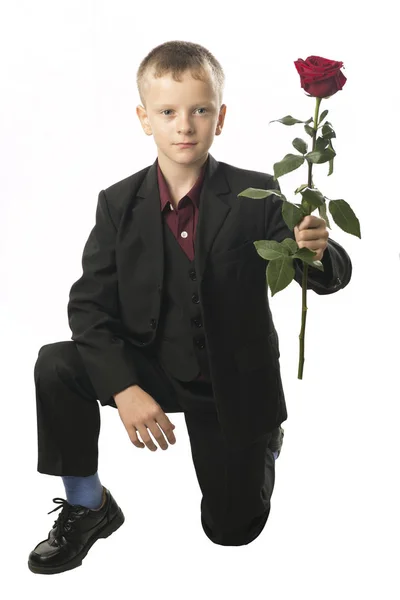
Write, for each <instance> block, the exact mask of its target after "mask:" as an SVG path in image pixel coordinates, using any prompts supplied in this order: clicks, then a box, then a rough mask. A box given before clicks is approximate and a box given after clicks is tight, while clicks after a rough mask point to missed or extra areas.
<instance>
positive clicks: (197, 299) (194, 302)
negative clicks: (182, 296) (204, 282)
mask: <svg viewBox="0 0 400 600" xmlns="http://www.w3.org/2000/svg"><path fill="white" fill-rule="evenodd" d="M192 302H193V304H199V302H200V299H199V297H198V295H197V294H192Z"/></svg>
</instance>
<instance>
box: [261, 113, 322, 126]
mask: <svg viewBox="0 0 400 600" xmlns="http://www.w3.org/2000/svg"><path fill="white" fill-rule="evenodd" d="M311 121H312V118H310V119H308V120H307V121H300V120H299V119H295V118H294V117H292V116H291V115H286V117H282V118H281V119H275V120H274V121H270V123H282V125H295V124H296V123H310V122H311Z"/></svg>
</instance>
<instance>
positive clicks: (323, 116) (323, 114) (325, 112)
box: [318, 110, 329, 125]
mask: <svg viewBox="0 0 400 600" xmlns="http://www.w3.org/2000/svg"><path fill="white" fill-rule="evenodd" d="M328 112H329V110H323V111H322V113H321V115H320V117H319V121H318V125H320V123H322V121H323V120H324V119H325V117H326V115H327V114H328Z"/></svg>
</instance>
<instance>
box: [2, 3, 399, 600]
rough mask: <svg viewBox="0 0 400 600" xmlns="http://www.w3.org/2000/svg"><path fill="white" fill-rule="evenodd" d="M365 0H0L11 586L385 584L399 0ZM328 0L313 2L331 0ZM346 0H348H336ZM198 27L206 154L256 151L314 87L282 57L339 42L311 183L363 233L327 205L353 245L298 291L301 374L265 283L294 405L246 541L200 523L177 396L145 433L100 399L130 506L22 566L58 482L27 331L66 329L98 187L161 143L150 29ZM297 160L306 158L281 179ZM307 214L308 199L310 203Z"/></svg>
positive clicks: (324, 593)
mask: <svg viewBox="0 0 400 600" xmlns="http://www.w3.org/2000/svg"><path fill="white" fill-rule="evenodd" d="M390 4H391V3H389V2H384V1H381V2H379V5H377V6H376V8H374V11H372V10H371V9H370V8H368V5H367V4H365V3H364V4H361V3H360V4H359V7H358V8H357V9H356V6H355V5H354V6H353V5H352V4H351V3H349V2H335V3H334V5H332V4H329V5H328V4H327V3H323V2H308V3H307V4H304V3H300V2H293V3H292V4H288V3H266V2H264V1H263V2H254V1H249V0H248V1H247V2H246V3H244V4H243V3H239V4H237V5H235V4H232V3H223V2H221V3H217V2H208V1H203V2H200V3H194V2H193V3H192V2H190V3H189V2H187V1H186V2H178V1H177V0H174V2H166V3H164V2H159V1H153V2H152V3H149V4H146V3H144V2H142V3H140V4H138V3H135V2H128V1H125V2H122V1H116V0H113V1H112V2H111V0H109V1H99V2H95V1H92V2H90V1H84V0H80V1H79V2H78V1H76V0H75V1H69V2H63V1H55V0H52V1H47V2H45V1H41V0H36V1H35V2H28V1H26V2H23V1H15V0H14V1H13V2H1V14H0V49H1V67H0V68H1V77H0V86H1V89H0V104H1V110H0V123H1V137H0V144H1V146H0V152H1V156H0V159H1V166H2V168H1V173H0V179H1V180H0V190H1V196H0V201H1V213H0V214H1V238H0V249H1V262H0V268H1V294H0V303H1V304H0V306H1V315H0V317H1V323H0V325H1V339H2V344H1V351H2V353H1V354H2V356H1V358H2V360H1V367H2V368H1V372H2V376H1V382H2V394H1V395H2V405H3V408H2V420H1V467H2V468H1V473H2V482H1V489H2V494H1V506H0V508H1V525H0V526H1V532H2V535H1V545H0V547H1V571H2V573H3V574H2V578H1V581H2V583H1V585H2V590H4V591H5V593H6V596H5V597H7V598H10V599H11V598H22V597H27V596H29V598H31V599H39V598H40V599H42V598H51V597H57V598H58V599H59V600H64V599H67V598H70V597H71V594H73V595H74V596H75V597H76V598H84V597H86V595H87V594H90V596H91V597H92V598H97V599H100V598H109V597H110V594H113V595H114V597H119V598H122V597H125V596H126V597H129V598H151V599H153V598H165V599H185V600H186V599H188V598H190V599H191V600H197V599H203V598H211V599H213V600H214V599H217V598H229V599H235V600H236V599H239V598H248V597H249V598H279V599H280V600H294V599H295V598H296V599H298V598H300V599H303V598H306V599H307V600H316V599H318V600H320V599H323V600H331V599H335V600H336V599H337V598H340V599H341V600H350V599H353V598H377V597H380V598H385V600H392V599H393V600H394V599H398V598H399V595H400V589H399V582H398V577H396V576H395V569H396V567H397V566H398V558H399V556H398V543H397V540H398V537H399V533H400V531H399V517H398V513H399V501H400V498H399V492H398V477H399V469H398V462H399V443H398V429H399V426H398V420H399V415H400V413H399V408H398V405H399V386H398V340H399V319H398V312H399V251H400V244H399V233H398V226H397V225H398V222H399V208H398V206H399V196H398V189H399V186H398V138H399V124H398V123H399V120H398V107H399V102H400V93H399V86H398V64H399V49H398V48H399V46H398V30H397V25H396V19H395V18H394V5H392V9H390V8H389V5H390ZM328 6H329V8H328ZM352 11H354V12H352ZM174 39H178V40H186V41H192V42H197V43H200V44H202V45H204V46H205V47H206V48H208V49H209V50H210V51H211V52H212V53H213V54H214V56H215V57H216V58H217V59H218V60H219V61H220V62H221V64H222V66H223V68H224V70H225V74H226V88H225V94H224V98H223V102H224V103H225V104H226V105H227V113H226V119H225V125H224V129H223V133H222V135H221V136H216V137H215V140H214V143H213V146H212V147H211V149H210V152H211V154H212V155H213V156H214V158H216V159H217V160H221V161H224V162H227V163H229V164H232V165H235V166H238V167H241V168H244V169H252V170H259V171H264V172H268V173H271V174H272V173H273V167H272V165H273V163H274V162H277V161H279V160H281V159H282V158H283V156H284V155H285V154H287V153H289V152H293V151H294V148H293V146H292V144H291V141H292V139H294V137H303V138H305V139H308V140H309V139H310V138H308V136H306V134H305V132H304V130H303V126H302V125H296V126H293V127H291V128H289V127H285V126H284V125H281V124H280V123H271V124H269V121H271V120H273V119H278V118H281V117H283V116H285V115H288V114H291V115H292V116H295V117H297V118H299V119H302V120H306V119H307V118H309V117H311V116H313V115H314V105H315V101H314V100H313V99H310V98H308V97H307V96H306V95H305V93H304V91H303V90H302V89H301V87H300V79H299V75H298V74H297V71H296V69H295V66H294V61H295V60H297V59H298V58H303V59H305V58H306V57H307V56H309V55H312V54H316V55H319V56H323V57H325V58H330V59H333V60H341V61H343V62H344V67H345V68H344V69H343V73H344V74H345V76H346V77H347V82H346V84H345V86H344V88H343V90H342V91H340V92H338V93H337V94H335V95H334V96H333V97H332V98H331V99H330V100H325V101H322V104H321V109H320V112H321V111H322V110H324V109H329V115H328V117H327V118H328V120H329V121H330V122H331V123H332V125H333V127H334V129H335V131H336V136H337V137H336V138H335V139H334V140H333V145H334V148H335V150H336V152H337V156H336V158H335V161H334V173H333V175H332V176H330V177H327V173H328V164H327V163H325V164H324V165H317V166H315V167H314V169H313V176H314V183H315V185H316V186H317V187H318V188H319V189H320V190H321V191H322V192H323V193H324V194H325V195H326V196H327V197H328V198H331V199H335V198H336V199H337V198H343V199H345V200H346V201H347V202H349V203H350V205H351V207H352V208H353V210H354V211H355V213H356V215H357V216H358V218H359V220H360V223H361V234H362V239H361V240H360V239H358V238H356V237H354V236H352V235H349V234H346V233H345V232H343V231H342V230H340V229H339V228H338V227H337V226H336V225H335V223H334V221H333V219H331V223H332V230H331V231H330V236H331V238H333V239H334V240H336V241H338V242H339V243H340V244H341V245H342V246H343V247H344V248H345V249H346V251H347V252H348V253H349V255H350V257H351V260H352V264H353V276H352V279H351V282H350V284H349V285H348V286H347V287H346V288H345V289H344V290H342V291H339V292H338V293H335V294H332V295H327V296H318V295H316V294H315V293H314V292H311V291H309V292H308V294H307V303H308V314H307V327H306V347H305V352H306V354H305V356H306V361H305V366H304V377H303V380H298V379H297V368H298V357H299V343H298V336H299V333H300V322H301V288H300V286H299V285H298V284H296V283H292V284H291V285H290V286H289V287H288V288H286V289H285V290H284V291H282V292H280V293H278V294H277V295H276V296H275V297H274V298H273V299H271V309H272V312H273V316H274V322H275V326H276V328H277V330H278V334H279V340H280V351H281V369H282V378H283V383H284V389H285V395H286V401H287V406H288V413H289V418H288V420H287V421H286V423H285V424H284V429H285V440H284V446H283V450H282V454H281V456H280V457H279V459H278V461H277V463H276V482H275V490H274V493H273V496H272V509H271V513H270V517H269V519H268V522H267V524H266V526H265V529H264V530H263V532H262V533H261V535H260V536H259V538H257V539H256V540H255V541H254V542H253V543H251V544H249V545H247V546H241V547H223V546H218V545H215V544H213V543H212V542H211V541H210V540H209V539H208V538H207V537H206V536H205V534H204V532H203V530H202V527H201V523H200V500H201V493H200V489H199V486H198V483H197V479H196V476H195V472H194V468H193V463H192V459H191V456H190V446H189V438H188V435H187V430H186V426H185V422H184V417H183V414H182V413H180V414H175V415H170V417H171V420H172V422H173V423H174V424H175V425H176V429H175V434H176V438H177V443H176V444H175V445H174V446H169V448H168V451H167V452H163V451H160V450H159V451H158V452H155V453H153V452H150V451H149V450H148V449H146V448H145V449H144V450H142V451H140V450H139V449H138V448H136V447H134V446H133V445H132V443H131V442H130V440H129V438H128V435H127V433H126V430H125V428H124V426H123V424H122V422H121V420H120V418H119V415H118V412H117V411H116V410H115V409H111V408H109V407H106V408H104V409H102V410H101V418H102V428H101V435H100V441H99V444H100V463H99V476H100V479H101V482H102V483H103V484H104V485H105V486H107V487H108V488H109V489H110V490H111V492H112V493H113V495H114V497H115V498H116V500H117V502H118V503H119V504H120V506H121V508H122V509H123V511H124V513H125V517H126V521H125V524H124V526H123V527H121V529H120V530H118V532H117V533H116V534H115V535H113V536H111V537H110V538H108V539H107V540H100V541H98V542H97V543H96V544H95V545H94V546H93V548H92V549H91V550H90V552H89V554H88V556H87V557H86V558H85V560H84V562H83V565H82V567H80V568H78V569H74V570H72V571H69V572H66V573H63V574H61V575H59V576H53V577H45V576H40V575H34V574H33V573H31V572H30V571H29V570H28V567H27V559H28V554H29V552H30V551H31V550H32V549H33V548H34V546H36V544H37V543H38V542H39V541H40V540H42V539H45V538H46V537H47V533H48V531H49V529H50V528H51V525H52V523H53V521H54V519H55V518H56V517H57V515H58V514H59V512H56V513H52V514H51V515H48V514H47V513H48V512H49V511H50V510H52V508H54V507H55V505H54V504H53V503H52V498H53V497H57V496H61V497H65V493H64V487H63V484H62V480H61V478H57V477H54V476H48V475H42V474H39V473H38V472H37V471H36V464H37V438H36V406H35V388H34V379H33V368H34V364H35V361H36V359H37V354H38V351H39V348H40V347H41V346H43V345H44V344H49V343H52V342H56V341H60V340H69V339H70V337H71V331H70V329H69V326H68V319H67V302H68V294H69V290H70V288H71V285H72V283H73V282H74V281H76V280H77V279H78V278H79V277H80V276H81V257H82V251H83V246H84V244H85V242H86V239H87V237H88V235H89V232H90V230H91V229H92V227H93V225H94V218H95V210H96V204H97V199H98V193H99V191H100V190H101V189H104V188H106V187H108V186H110V185H112V184H113V183H115V182H117V181H119V180H120V179H123V178H125V177H127V176H129V175H131V174H133V173H135V172H137V171H139V170H141V169H143V168H144V167H146V166H149V165H151V164H152V163H153V162H154V160H155V158H156V156H157V154H156V146H155V144H154V139H153V138H152V137H148V136H146V135H145V134H144V132H143V130H142V128H141V126H140V122H139V119H138V117H137V116H136V113H135V108H136V106H137V105H138V104H140V99H139V96H138V92H137V88H136V81H135V77H136V71H137V68H138V66H139V64H140V61H141V60H142V59H143V58H144V56H145V55H146V54H147V53H148V52H149V51H150V50H151V49H152V48H153V47H155V46H157V45H159V44H161V43H163V42H165V41H168V40H174ZM305 182H307V168H306V166H305V165H304V166H303V167H301V168H300V169H298V170H296V171H294V172H292V173H290V174H289V175H286V176H284V177H282V178H281V179H280V185H281V188H282V191H283V192H284V193H285V194H286V195H287V198H288V199H289V200H291V201H293V202H294V201H297V202H298V201H299V199H298V196H295V195H294V190H295V189H296V187H298V186H299V185H300V184H302V183H305ZM315 214H317V213H315Z"/></svg>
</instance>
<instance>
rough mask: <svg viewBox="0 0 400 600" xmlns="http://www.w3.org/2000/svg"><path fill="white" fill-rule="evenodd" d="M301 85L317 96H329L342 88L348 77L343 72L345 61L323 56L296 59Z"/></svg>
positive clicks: (310, 94) (311, 94) (310, 93)
mask: <svg viewBox="0 0 400 600" xmlns="http://www.w3.org/2000/svg"><path fill="white" fill-rule="evenodd" d="M294 64H295V67H296V69H297V72H298V74H299V75H300V83H301V87H302V88H303V89H304V90H305V91H306V92H308V95H309V96H314V97H315V98H328V97H329V96H333V94H336V92H337V91H338V90H341V89H342V87H343V86H344V84H345V83H346V80H347V78H346V77H345V76H344V75H343V73H342V72H341V70H340V69H341V67H343V63H342V62H340V61H337V60H329V58H322V56H308V57H307V58H306V60H303V59H301V58H299V59H298V60H295V61H294Z"/></svg>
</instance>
